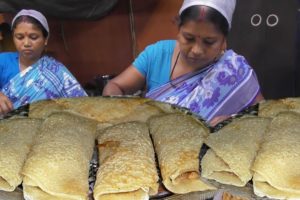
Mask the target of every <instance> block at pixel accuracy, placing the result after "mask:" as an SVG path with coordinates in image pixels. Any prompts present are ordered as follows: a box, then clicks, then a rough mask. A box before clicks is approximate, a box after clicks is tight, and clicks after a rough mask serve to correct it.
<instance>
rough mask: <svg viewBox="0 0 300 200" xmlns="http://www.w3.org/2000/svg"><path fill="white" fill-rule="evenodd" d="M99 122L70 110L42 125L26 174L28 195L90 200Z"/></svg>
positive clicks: (33, 198) (39, 198)
mask: <svg viewBox="0 0 300 200" xmlns="http://www.w3.org/2000/svg"><path fill="white" fill-rule="evenodd" d="M95 131H96V123H95V122H94V121H91V120H88V119H86V118H82V117H79V116H75V115H72V114H69V113H55V114H52V115H50V116H49V117H48V118H47V119H46V120H45V121H44V122H43V124H42V125H41V129H40V131H39V132H38V134H37V137H36V138H35V142H34V145H33V147H32V149H31V151H30V153H29V155H28V159H27V160H26V163H25V166H24V168H23V171H22V174H23V175H24V179H23V190H24V197H25V199H30V200H48V199H49V200H50V199H60V200H71V199H72V200H87V199H88V192H89V183H88V176H89V162H90V159H91V157H92V154H93V149H94V144H95Z"/></svg>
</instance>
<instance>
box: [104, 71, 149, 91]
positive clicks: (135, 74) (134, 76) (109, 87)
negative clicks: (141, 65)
mask: <svg viewBox="0 0 300 200" xmlns="http://www.w3.org/2000/svg"><path fill="white" fill-rule="evenodd" d="M144 85H145V77H144V76H143V75H142V74H141V73H140V72H139V71H138V70H137V69H136V68H135V67H134V66H133V65H130V66H129V67H128V68H127V69H125V70H124V71H123V72H122V73H121V74H119V75H118V76H116V77H115V78H113V79H111V80H110V81H108V83H107V84H106V86H105V87H104V89H103V93H102V95H103V96H110V95H126V94H133V93H135V92H136V91H138V90H140V89H142V88H143V87H144Z"/></svg>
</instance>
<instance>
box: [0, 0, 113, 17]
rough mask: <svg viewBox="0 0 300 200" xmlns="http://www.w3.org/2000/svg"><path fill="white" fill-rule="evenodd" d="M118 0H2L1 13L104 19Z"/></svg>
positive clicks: (0, 4) (0, 3) (0, 2)
mask: <svg viewBox="0 0 300 200" xmlns="http://www.w3.org/2000/svg"><path fill="white" fill-rule="evenodd" d="M117 2H118V0H51V1H45V0H21V1H20V0H0V12H2V13H16V12H18V11H19V10H21V9H36V10H39V11H41V12H42V13H43V14H45V15H46V16H51V17H56V18H60V19H90V20H95V19H99V18H101V17H103V16H104V15H106V14H107V12H108V11H110V10H111V9H112V8H113V6H114V5H116V3H117Z"/></svg>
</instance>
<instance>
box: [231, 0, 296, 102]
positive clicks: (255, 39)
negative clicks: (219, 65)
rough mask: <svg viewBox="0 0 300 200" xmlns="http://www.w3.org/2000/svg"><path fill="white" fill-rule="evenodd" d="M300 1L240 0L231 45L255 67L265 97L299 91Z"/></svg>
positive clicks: (235, 14)
mask: <svg viewBox="0 0 300 200" xmlns="http://www.w3.org/2000/svg"><path fill="white" fill-rule="evenodd" d="M298 4H299V0H288V1H286V0H251V1H247V0H237V7H236V11H235V13H234V17H233V28H232V31H231V33H230V36H229V44H230V45H229V46H230V47H231V48H233V49H234V50H235V51H237V52H238V53H240V54H242V55H244V56H245V57H246V58H247V60H248V62H249V63H250V65H251V66H252V67H253V68H254V69H255V71H256V74H257V76H258V79H259V81H260V84H261V87H262V92H263V94H264V96H265V98H268V99H269V98H283V97H289V96H299V94H300V69H299V58H300V57H299V37H300V35H299V33H300V32H299V11H298V9H299V5H298ZM276 17H277V19H278V20H277V19H276ZM276 21H277V23H276ZM268 23H269V24H268Z"/></svg>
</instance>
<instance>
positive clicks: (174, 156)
mask: <svg viewBox="0 0 300 200" xmlns="http://www.w3.org/2000/svg"><path fill="white" fill-rule="evenodd" d="M149 126H150V133H151V135H152V138H153V142H154V146H155V151H156V154H157V157H158V162H159V166H160V171H161V175H162V179H163V184H164V185H165V187H166V188H167V189H168V190H169V191H171V192H173V193H178V194H184V193H188V192H193V191H205V190H212V189H216V188H215V187H213V186H211V185H209V184H207V183H205V182H204V181H203V180H201V178H200V169H199V154H200V150H201V147H202V144H203V141H204V138H205V137H207V136H208V134H209V131H208V129H207V128H206V127H205V126H203V124H201V123H200V122H199V121H197V120H196V119H194V118H193V117H192V116H189V115H184V114H166V115H162V116H156V117H152V118H150V120H149Z"/></svg>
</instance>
